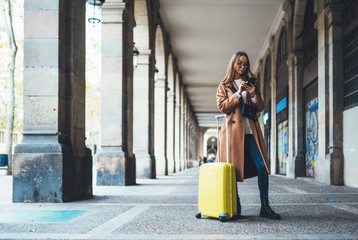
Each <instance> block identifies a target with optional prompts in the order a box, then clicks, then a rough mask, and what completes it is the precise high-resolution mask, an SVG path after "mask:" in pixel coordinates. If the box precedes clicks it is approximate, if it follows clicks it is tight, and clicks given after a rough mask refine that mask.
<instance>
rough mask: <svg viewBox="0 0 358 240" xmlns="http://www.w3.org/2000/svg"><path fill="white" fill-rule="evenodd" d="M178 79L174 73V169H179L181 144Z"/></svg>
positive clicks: (177, 75)
mask: <svg viewBox="0 0 358 240" xmlns="http://www.w3.org/2000/svg"><path fill="white" fill-rule="evenodd" d="M180 92H181V90H180V79H179V74H178V73H176V74H175V98H174V99H175V101H174V106H175V124H174V126H175V127H174V132H175V137H174V139H175V142H174V147H175V149H174V151H175V170H176V171H181V164H180V157H181V154H180V145H181V105H180V103H181V94H180Z"/></svg>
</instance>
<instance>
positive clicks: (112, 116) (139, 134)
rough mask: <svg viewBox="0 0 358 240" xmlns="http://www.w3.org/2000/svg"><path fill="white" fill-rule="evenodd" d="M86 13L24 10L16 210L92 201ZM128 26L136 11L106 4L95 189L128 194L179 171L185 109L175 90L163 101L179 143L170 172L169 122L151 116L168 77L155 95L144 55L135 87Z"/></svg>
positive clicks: (110, 0) (64, 7)
mask: <svg viewBox="0 0 358 240" xmlns="http://www.w3.org/2000/svg"><path fill="white" fill-rule="evenodd" d="M85 4H86V1H85V0H79V1H70V0H54V1H42V2H38V1H33V0H29V1H26V3H25V27H24V45H25V47H24V49H25V52H24V128H23V140H22V142H21V143H20V144H18V145H17V146H15V149H14V152H15V153H14V163H13V201H14V202H67V201H74V200H79V199H86V198H90V197H91V196H92V155H91V151H90V150H89V149H88V148H86V146H85ZM38 19H41V21H39V20H38ZM43 22H46V24H43ZM134 26H135V21H134V4H133V2H132V1H116V0H106V2H105V4H104V5H103V8H102V82H101V97H102V99H101V104H102V106H101V151H100V152H99V153H98V159H97V163H96V165H97V169H96V179H97V185H132V184H135V183H136V178H148V177H151V178H155V177H156V175H164V174H167V173H168V166H169V168H170V170H169V171H171V172H173V171H174V170H175V171H179V170H183V169H185V164H184V162H185V161H186V157H187V156H186V145H185V144H189V142H188V136H189V133H188V128H187V126H188V122H189V121H190V119H189V118H188V117H189V115H188V105H189V104H190V102H189V100H188V98H187V95H186V93H185V92H184V88H183V84H182V82H181V81H180V83H179V84H177V87H178V91H176V95H177V96H175V95H174V96H169V98H170V99H169V100H170V102H171V103H170V104H171V106H172V108H171V110H170V111H172V112H173V115H175V122H173V123H172V124H173V126H172V127H174V124H175V132H174V131H173V134H172V135H175V136H172V137H173V141H175V142H177V143H176V144H175V148H172V151H173V153H171V156H172V157H171V158H172V159H171V160H172V161H173V160H174V159H175V161H173V162H171V165H170V164H169V165H168V163H167V159H166V156H167V152H166V151H167V148H166V144H167V141H166V139H165V136H166V132H165V129H166V123H165V118H164V115H165V112H155V116H153V115H154V113H153V101H158V103H160V104H163V106H164V107H163V109H167V108H166V104H167V101H166V94H167V93H166V92H167V90H166V86H167V85H166V81H167V77H166V76H159V79H158V82H157V83H156V85H155V87H154V83H153V77H154V67H153V66H154V64H155V61H153V58H152V52H151V50H142V51H141V54H140V57H139V63H138V69H137V71H138V72H142V74H143V73H144V75H147V76H148V78H149V79H144V80H143V81H141V82H140V84H139V83H138V82H133V79H134V77H133V65H132V62H133V61H132V60H133V59H132V57H133V54H132V49H133V28H134ZM150 76H151V77H150ZM178 81H179V79H178ZM134 89H135V90H134ZM154 91H155V92H154ZM154 93H155V95H156V96H155V98H156V99H155V100H154V99H153V95H154ZM151 98H152V100H148V99H151ZM134 109H137V110H138V111H137V110H135V111H134ZM155 111H157V110H155ZM165 111H166V110H165ZM154 117H155V118H157V120H159V121H157V125H156V126H155V127H156V128H157V129H159V130H161V132H162V134H161V136H162V137H161V138H160V139H155V141H156V144H157V145H159V146H160V148H158V149H159V150H158V151H157V152H155V153H154V147H153V146H154V144H153V142H154V137H153V134H154V131H153V127H150V126H153V125H154V124H153V122H154V121H153V118H154ZM173 118H174V117H173ZM134 124H135V125H136V128H134V126H133V125H134ZM174 138H175V140H174ZM173 141H172V143H173ZM174 151H175V152H174ZM134 152H135V153H136V156H135V155H134V154H133V153H134ZM154 155H155V156H154Z"/></svg>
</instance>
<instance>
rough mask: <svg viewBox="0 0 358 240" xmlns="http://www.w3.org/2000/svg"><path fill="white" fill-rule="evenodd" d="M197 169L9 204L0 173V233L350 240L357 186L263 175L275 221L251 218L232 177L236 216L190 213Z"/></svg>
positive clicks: (252, 203)
mask: <svg viewBox="0 0 358 240" xmlns="http://www.w3.org/2000/svg"><path fill="white" fill-rule="evenodd" d="M198 169H199V168H191V169H186V170H185V171H182V172H179V173H176V174H170V175H169V176H163V177H159V178H158V179H146V180H138V184H137V185H135V186H126V187H124V186H94V189H93V193H94V197H93V199H91V200H87V201H77V202H70V203H56V204H53V203H33V204H26V203H12V200H11V189H12V188H11V180H12V179H11V177H9V176H0V184H1V186H6V189H4V188H2V191H1V192H0V201H1V202H0V239H166V240H167V239H358V224H357V223H358V189H356V188H350V187H346V186H329V185H323V184H319V183H317V182H315V181H311V179H309V178H304V179H288V178H285V177H280V176H270V181H271V184H270V196H271V197H270V198H271V203H272V207H273V208H274V209H275V210H277V212H279V213H280V214H281V216H282V217H283V220H280V221H275V220H269V219H262V218H259V217H258V213H259V209H260V203H259V193H258V188H257V179H256V178H253V179H249V180H247V181H245V182H244V183H240V184H239V193H240V196H241V199H242V207H243V218H241V219H239V220H236V221H233V222H225V223H221V222H219V221H218V220H216V219H209V218H202V219H196V218H195V217H194V215H195V213H196V211H197V207H198V206H197V190H198V175H199V174H198ZM19 216H21V217H19Z"/></svg>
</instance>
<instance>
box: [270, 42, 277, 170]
mask: <svg viewBox="0 0 358 240" xmlns="http://www.w3.org/2000/svg"><path fill="white" fill-rule="evenodd" d="M274 46H275V40H274V37H272V38H271V40H270V47H271V55H270V56H271V134H270V135H271V151H270V152H271V169H270V171H271V174H275V173H276V172H277V167H276V166H277V123H276V104H277V101H276V92H277V91H276V81H277V71H276V68H277V64H276V53H275V47H274Z"/></svg>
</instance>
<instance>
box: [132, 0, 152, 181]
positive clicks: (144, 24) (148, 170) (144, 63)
mask: <svg viewBox="0 0 358 240" xmlns="http://www.w3.org/2000/svg"><path fill="white" fill-rule="evenodd" d="M134 18H135V21H136V26H135V27H134V29H133V42H134V47H135V48H136V49H137V51H138V52H139V55H138V58H137V61H133V152H134V154H135V156H136V177H137V178H153V177H155V171H154V170H153V168H154V166H153V165H154V157H153V153H152V152H151V151H152V150H151V142H150V141H151V139H152V138H151V137H150V134H151V132H152V131H151V128H153V126H152V124H151V121H150V119H151V114H153V113H152V111H150V102H151V99H150V97H151V96H153V94H151V92H153V88H152V85H153V84H151V83H150V81H151V80H152V79H153V77H152V78H151V77H150V72H151V71H150V55H151V50H150V49H149V37H150V34H149V20H148V8H147V2H146V1H145V0H135V2H134ZM134 50H135V49H134V48H133V51H134ZM134 57H135V56H134Z"/></svg>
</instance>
